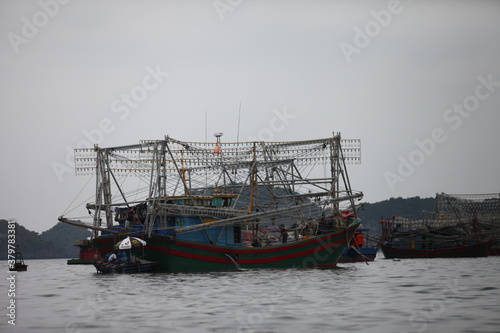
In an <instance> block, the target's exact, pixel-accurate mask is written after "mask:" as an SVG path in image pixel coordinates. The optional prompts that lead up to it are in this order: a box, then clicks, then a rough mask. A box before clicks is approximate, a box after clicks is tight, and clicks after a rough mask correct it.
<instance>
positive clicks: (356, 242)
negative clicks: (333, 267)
mask: <svg viewBox="0 0 500 333" xmlns="http://www.w3.org/2000/svg"><path fill="white" fill-rule="evenodd" d="M369 231H370V229H356V232H355V233H354V237H353V238H352V239H351V244H350V246H349V247H348V248H346V249H345V250H344V253H342V256H341V257H340V259H339V263H349V262H367V261H373V260H375V257H376V256H377V247H376V244H371V245H370V244H369V242H368V240H369V234H368V232H369Z"/></svg>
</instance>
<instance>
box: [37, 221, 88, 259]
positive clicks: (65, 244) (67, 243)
mask: <svg viewBox="0 0 500 333" xmlns="http://www.w3.org/2000/svg"><path fill="white" fill-rule="evenodd" d="M90 235H91V232H90V231H89V230H88V229H85V228H81V227H77V226H74V225H71V224H67V223H62V222H59V223H57V224H56V225H55V226H53V227H52V228H50V229H49V230H47V231H44V232H42V233H41V235H40V237H41V238H43V239H44V240H46V241H48V242H51V243H52V244H54V246H55V247H57V248H58V249H59V250H60V251H61V254H62V255H63V257H64V258H69V257H78V251H79V249H78V247H76V246H74V245H75V242H76V241H77V240H81V239H87V237H89V236H90Z"/></svg>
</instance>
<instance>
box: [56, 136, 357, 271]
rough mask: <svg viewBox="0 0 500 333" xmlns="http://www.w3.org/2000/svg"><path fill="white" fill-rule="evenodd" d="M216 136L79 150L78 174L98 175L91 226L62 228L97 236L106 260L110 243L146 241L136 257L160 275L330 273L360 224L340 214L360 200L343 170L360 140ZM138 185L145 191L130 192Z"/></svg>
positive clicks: (353, 157) (103, 265)
mask: <svg viewBox="0 0 500 333" xmlns="http://www.w3.org/2000/svg"><path fill="white" fill-rule="evenodd" d="M215 136H216V137H217V143H216V148H214V145H213V144H212V143H207V142H184V141H179V140H175V139H173V138H170V137H165V139H164V140H154V141H151V140H147V141H141V142H140V143H139V144H133V145H128V146H118V147H109V148H100V147H97V146H96V147H94V148H92V149H76V150H75V162H76V171H77V174H88V175H96V174H97V175H98V176H97V184H96V186H97V187H96V191H95V193H96V197H95V202H94V203H89V204H87V206H86V208H87V209H89V210H93V211H94V212H93V214H92V215H93V225H90V224H83V223H81V222H78V221H76V220H72V219H69V218H65V217H63V216H61V217H59V220H60V221H62V222H66V223H70V224H74V225H78V226H82V227H86V228H90V229H93V230H95V231H94V234H93V244H94V245H95V247H96V248H97V249H98V251H99V252H100V253H101V256H102V257H103V258H104V257H105V256H106V254H107V253H109V252H111V251H113V247H114V244H115V243H116V241H118V240H121V239H123V238H126V237H129V236H133V237H138V238H140V239H142V240H144V241H146V242H147V245H145V246H144V247H143V249H141V252H142V251H143V253H144V254H143V256H142V258H143V259H146V260H148V261H150V262H158V263H159V265H158V269H159V270H161V271H166V272H194V271H220V270H239V269H253V268H259V269H260V268H294V267H334V266H335V265H336V264H337V261H338V260H339V258H340V256H341V255H342V253H343V251H344V250H345V249H346V247H347V246H348V245H349V242H350V240H351V238H352V237H353V235H354V232H355V230H356V229H357V228H358V226H359V225H360V219H359V218H358V217H357V215H356V213H352V214H340V211H342V210H350V211H355V204H354V201H355V200H360V199H361V198H362V196H363V194H362V193H361V192H357V193H355V192H353V191H352V190H351V188H350V182H349V178H348V176H347V171H346V163H350V162H351V163H359V160H360V142H359V140H352V139H347V140H345V139H341V138H340V134H336V135H334V136H333V137H329V138H323V139H314V140H303V141H290V142H260V141H259V142H230V143H221V142H220V137H221V136H222V133H216V135H215ZM344 145H345V148H344ZM323 166H324V169H323ZM315 167H316V169H313V168H315ZM324 170H329V172H328V173H327V174H326V175H324V176H323V177H320V176H318V175H321V174H322V173H323V171H324ZM313 171H314V172H313ZM120 175H121V176H124V177H125V178H124V179H123V181H122V180H120V181H118V180H117V179H116V178H117V177H120ZM133 175H136V176H137V178H135V180H134V179H133V177H131V176H133ZM313 175H314V176H313ZM131 178H132V180H134V182H132V184H131V185H130V184H127V183H126V182H125V180H129V179H131ZM141 182H142V183H143V184H147V186H146V188H145V189H143V188H141V189H140V190H141V192H137V191H135V189H138V185H139V184H141ZM112 193H117V194H119V195H117V196H114V197H113V196H112ZM259 196H260V197H259ZM259 198H262V199H260V200H259ZM266 226H267V227H272V228H275V227H277V226H281V229H279V230H280V231H279V232H277V234H278V238H277V239H275V240H274V241H272V240H271V238H272V237H267V238H266V241H265V240H264V239H263V238H262V237H261V236H262V233H261V231H262V230H263V229H265V227H266ZM291 230H294V237H289V235H288V234H289V232H290V233H291ZM99 232H100V234H99ZM248 233H249V234H250V235H251V237H252V240H251V242H250V243H245V242H244V240H243V238H244V236H245V235H246V234H248ZM267 241H268V242H267ZM137 251H138V249H135V250H134V249H132V250H131V252H132V253H134V252H137ZM96 264H97V266H96V268H97V269H98V270H101V271H105V270H106V269H107V268H108V266H109V265H108V263H106V262H103V261H99V262H97V263H96ZM139 268H140V269H141V271H142V267H141V266H139ZM113 269H114V270H115V271H116V268H115V267H113ZM131 269H133V268H132V267H131Z"/></svg>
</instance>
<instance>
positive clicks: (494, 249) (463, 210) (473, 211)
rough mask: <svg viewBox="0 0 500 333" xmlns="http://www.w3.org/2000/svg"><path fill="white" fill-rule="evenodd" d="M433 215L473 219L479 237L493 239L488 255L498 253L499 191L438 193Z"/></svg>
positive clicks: (499, 229) (499, 244)
mask: <svg viewBox="0 0 500 333" xmlns="http://www.w3.org/2000/svg"><path fill="white" fill-rule="evenodd" d="M433 216H434V218H440V219H445V218H455V219H459V220H465V221H467V220H471V221H474V224H475V226H476V228H477V229H478V231H479V232H480V233H481V237H482V238H483V239H491V240H492V241H493V245H492V246H491V248H490V250H489V252H488V255H490V256H495V255H500V193H489V194H448V193H438V194H436V200H435V209H434V212H433Z"/></svg>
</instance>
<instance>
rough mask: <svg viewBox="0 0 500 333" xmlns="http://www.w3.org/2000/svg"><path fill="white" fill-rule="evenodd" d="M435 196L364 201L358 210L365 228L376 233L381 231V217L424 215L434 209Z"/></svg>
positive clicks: (417, 216)
mask: <svg viewBox="0 0 500 333" xmlns="http://www.w3.org/2000/svg"><path fill="white" fill-rule="evenodd" d="M434 202H435V199H434V198H420V197H412V198H405V199H403V198H390V199H389V200H384V201H379V202H375V203H363V208H361V210H360V211H359V212H358V214H359V217H360V218H361V221H362V223H363V227H364V228H369V229H370V230H371V231H372V232H374V233H380V232H381V230H382V228H381V225H380V223H379V222H380V220H381V219H386V218H389V217H391V216H392V215H398V216H402V217H406V218H419V217H422V212H423V211H433V210H434Z"/></svg>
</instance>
